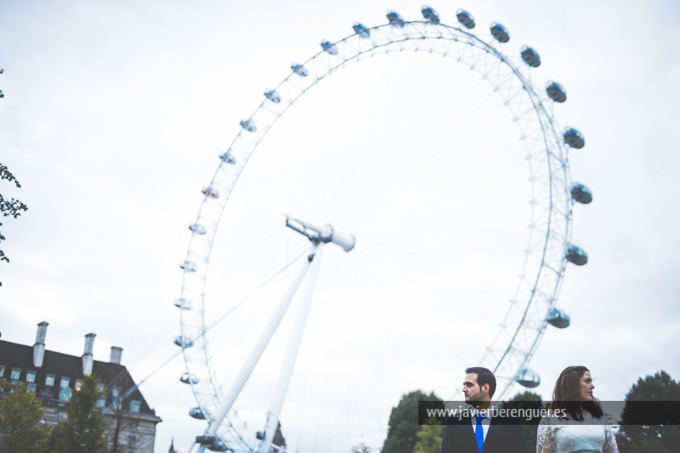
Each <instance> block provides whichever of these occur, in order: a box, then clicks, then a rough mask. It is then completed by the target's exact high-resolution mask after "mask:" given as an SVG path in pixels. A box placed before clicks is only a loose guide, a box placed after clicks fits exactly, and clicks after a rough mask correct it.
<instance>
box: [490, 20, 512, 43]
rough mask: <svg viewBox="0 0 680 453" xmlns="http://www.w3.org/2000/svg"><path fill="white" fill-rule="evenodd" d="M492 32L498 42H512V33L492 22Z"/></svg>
mask: <svg viewBox="0 0 680 453" xmlns="http://www.w3.org/2000/svg"><path fill="white" fill-rule="evenodd" d="M490 30H491V34H492V35H493V37H494V38H496V41H498V42H501V43H506V42H508V41H510V33H509V32H508V29H507V28H505V27H504V26H502V25H501V24H497V23H496V22H491V27H490Z"/></svg>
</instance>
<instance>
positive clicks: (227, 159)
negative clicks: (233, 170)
mask: <svg viewBox="0 0 680 453" xmlns="http://www.w3.org/2000/svg"><path fill="white" fill-rule="evenodd" d="M220 159H221V160H222V162H224V163H225V164H229V165H234V164H235V163H236V158H235V157H234V156H232V154H231V153H230V152H229V151H227V152H226V153H224V154H222V155H221V156H220Z"/></svg>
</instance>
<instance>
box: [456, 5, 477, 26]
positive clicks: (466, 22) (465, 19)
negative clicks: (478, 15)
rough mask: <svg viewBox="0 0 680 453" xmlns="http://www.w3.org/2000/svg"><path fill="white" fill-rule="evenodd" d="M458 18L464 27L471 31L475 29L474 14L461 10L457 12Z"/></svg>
mask: <svg viewBox="0 0 680 453" xmlns="http://www.w3.org/2000/svg"><path fill="white" fill-rule="evenodd" d="M456 17H457V18H458V22H460V23H461V25H463V27H465V28H468V29H470V30H472V29H473V28H475V25H476V24H475V18H474V17H473V16H472V14H470V13H468V12H467V11H465V10H464V9H459V10H458V11H456Z"/></svg>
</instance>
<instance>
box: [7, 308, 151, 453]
mask: <svg viewBox="0 0 680 453" xmlns="http://www.w3.org/2000/svg"><path fill="white" fill-rule="evenodd" d="M47 326H48V324H47V323H46V322H44V321H43V322H41V323H40V324H38V334H37V336H36V340H35V344H34V345H33V346H32V347H31V346H27V345H22V344H17V343H11V342H9V341H3V340H0V378H5V379H6V380H8V381H11V382H12V383H18V382H21V383H23V384H24V385H26V386H28V387H29V388H31V389H33V390H34V391H35V392H36V395H37V398H38V399H39V400H40V401H41V402H42V406H43V408H45V409H46V411H45V415H44V421H45V423H47V424H48V425H54V424H56V423H58V422H59V420H60V419H61V417H64V416H66V404H67V403H68V401H69V400H70V399H71V396H72V395H73V392H76V391H78V390H79V389H80V384H81V382H82V379H83V378H84V377H85V376H89V375H90V374H92V375H94V376H95V377H96V378H97V379H98V380H99V382H100V384H99V385H100V389H102V390H106V394H105V396H102V397H101V398H100V399H99V400H98V401H97V407H99V408H102V409H103V413H104V419H105V421H106V424H107V426H108V428H109V429H108V435H109V443H110V444H111V445H112V444H113V440H114V439H113V438H114V436H115V432H116V426H118V430H117V431H118V445H119V446H120V449H119V451H122V452H126V453H128V452H129V453H153V450H154V442H155V438H156V424H158V423H159V422H160V421H161V419H160V417H158V416H157V415H156V412H155V411H154V410H153V409H151V408H150V407H149V404H148V403H147V402H146V400H145V399H144V396H142V394H141V392H140V391H139V390H138V389H137V390H135V391H133V392H132V393H131V394H130V395H129V396H128V397H126V398H125V399H121V398H122V397H123V395H125V394H126V392H127V391H128V390H129V389H131V388H133V387H134V386H135V382H134V381H133V379H132V376H130V373H129V372H128V371H127V368H125V366H123V365H121V363H120V362H121V356H122V352H123V349H122V348H119V347H115V346H114V347H112V348H111V357H110V360H109V361H108V362H100V361H98V360H94V359H93V357H92V350H93V346H94V338H95V334H93V333H90V334H87V335H85V349H84V352H83V355H82V356H80V357H78V356H72V355H68V354H62V353H60V352H55V351H47V350H45V336H46V332H47Z"/></svg>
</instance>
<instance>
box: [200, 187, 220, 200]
mask: <svg viewBox="0 0 680 453" xmlns="http://www.w3.org/2000/svg"><path fill="white" fill-rule="evenodd" d="M201 193H202V194H203V195H205V196H206V197H208V198H219V197H220V193H219V192H218V191H216V190H215V189H213V188H212V187H210V186H208V187H204V188H203V189H201Z"/></svg>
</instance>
